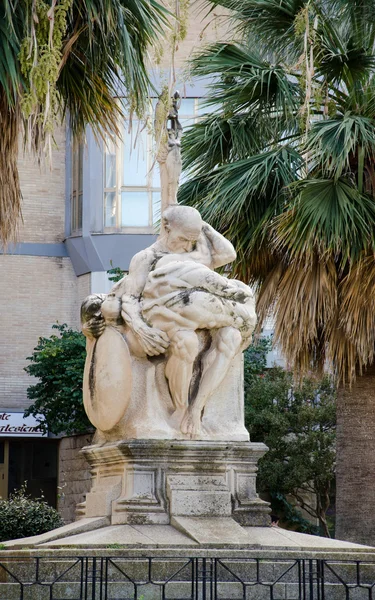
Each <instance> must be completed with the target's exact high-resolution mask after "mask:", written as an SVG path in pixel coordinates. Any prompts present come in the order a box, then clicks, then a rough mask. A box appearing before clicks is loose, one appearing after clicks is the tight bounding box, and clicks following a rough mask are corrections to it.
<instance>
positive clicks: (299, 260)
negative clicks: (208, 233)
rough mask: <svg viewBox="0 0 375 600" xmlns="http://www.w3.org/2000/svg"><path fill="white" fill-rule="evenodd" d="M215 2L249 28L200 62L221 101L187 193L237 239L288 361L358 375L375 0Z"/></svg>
mask: <svg viewBox="0 0 375 600" xmlns="http://www.w3.org/2000/svg"><path fill="white" fill-rule="evenodd" d="M212 2H213V4H214V5H216V6H222V7H224V8H226V9H229V10H230V15H231V16H230V17H228V18H231V19H232V21H233V26H234V28H235V29H237V31H238V30H239V32H240V33H241V36H240V37H237V39H239V40H240V41H237V42H223V43H220V42H217V43H215V44H211V45H209V46H208V47H206V48H205V49H203V51H200V52H199V53H197V54H196V55H195V56H193V59H192V61H191V74H192V75H193V76H194V75H195V76H204V77H206V78H209V79H210V81H211V83H210V88H209V93H208V98H207V107H208V108H210V107H211V108H212V109H213V110H212V111H211V113H210V114H207V115H204V116H203V118H202V119H201V120H200V122H199V123H197V124H195V125H193V126H192V127H191V128H189V129H188V131H187V132H186V133H185V134H184V140H183V144H182V155H183V156H182V158H183V165H184V169H185V170H187V172H188V174H189V177H188V179H187V181H186V182H185V183H184V184H183V185H182V186H181V188H180V190H179V200H180V201H181V202H183V203H185V204H189V205H193V206H195V207H196V208H198V209H199V210H200V211H201V213H202V216H203V218H204V219H205V220H207V221H208V222H209V223H211V225H213V226H214V227H215V228H216V229H218V230H219V231H221V232H222V233H223V234H224V235H226V236H227V237H229V239H231V241H232V242H233V244H234V245H235V247H236V250H237V259H236V261H235V262H234V264H233V272H234V273H235V274H236V275H238V276H240V277H241V278H243V279H244V280H245V281H247V282H251V283H253V284H255V285H256V286H257V287H258V290H259V295H258V307H257V312H258V315H259V321H260V326H261V325H262V323H263V322H264V320H265V319H266V318H267V317H268V315H269V314H270V313H272V314H273V317H274V319H275V333H274V335H275V340H276V342H277V343H278V345H279V346H281V348H282V352H283V354H284V356H285V357H286V358H287V360H288V363H289V364H291V365H293V367H294V368H295V369H296V370H298V371H300V372H305V373H306V372H309V371H311V370H312V369H314V368H318V367H321V366H322V365H323V364H324V362H325V361H326V360H328V362H329V363H330V364H332V365H333V369H334V371H335V375H336V376H337V378H338V379H341V380H344V381H345V380H347V379H349V380H351V381H353V379H354V378H355V376H356V373H357V372H358V367H359V368H361V367H365V366H366V365H368V364H370V363H371V362H372V361H373V359H374V340H373V338H372V337H371V336H370V335H369V333H368V332H369V331H374V330H375V312H374V310H373V305H372V296H373V288H372V286H371V285H367V283H368V282H367V281H366V280H363V279H361V276H362V277H363V276H364V273H367V274H368V275H369V281H372V279H373V277H374V272H373V273H370V269H369V264H372V265H375V263H374V260H373V256H374V251H375V212H374V199H375V160H374V159H375V151H374V148H375V100H374V99H375V77H374V67H375V20H374V19H373V18H371V16H370V15H372V14H374V9H375V4H374V0H363V1H361V2H354V1H353V0H313V1H312V0H261V1H260V0H212ZM367 261H368V262H367ZM364 267H366V268H364ZM373 271H375V266H373ZM353 305H354V308H355V310H349V307H352V306H353ZM359 370H360V369H359Z"/></svg>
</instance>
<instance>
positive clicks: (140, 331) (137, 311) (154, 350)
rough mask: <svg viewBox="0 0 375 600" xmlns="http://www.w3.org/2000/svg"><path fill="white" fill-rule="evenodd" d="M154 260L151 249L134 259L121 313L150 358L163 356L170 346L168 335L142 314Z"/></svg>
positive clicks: (127, 280) (130, 267)
mask: <svg viewBox="0 0 375 600" xmlns="http://www.w3.org/2000/svg"><path fill="white" fill-rule="evenodd" d="M154 260H155V254H154V252H153V251H152V250H150V249H147V250H143V251H142V252H139V253H138V254H136V255H135V256H134V257H133V259H132V261H131V263H130V266H129V275H128V277H127V279H126V292H125V294H123V296H122V311H121V315H122V318H123V319H124V321H125V323H126V324H127V326H128V327H129V328H130V329H131V330H132V331H133V333H134V335H135V336H136V337H137V338H138V340H139V342H140V344H141V346H142V347H143V349H144V351H145V352H146V354H148V355H149V356H154V355H157V354H163V353H164V352H165V350H166V349H167V347H168V345H169V340H168V337H167V335H166V334H165V333H164V332H163V331H160V330H159V329H157V328H155V327H150V326H149V325H148V324H147V323H146V321H145V320H144V319H143V316H142V312H141V296H142V293H143V290H144V288H145V285H146V281H147V277H148V274H149V272H150V270H151V267H152V263H153V262H154Z"/></svg>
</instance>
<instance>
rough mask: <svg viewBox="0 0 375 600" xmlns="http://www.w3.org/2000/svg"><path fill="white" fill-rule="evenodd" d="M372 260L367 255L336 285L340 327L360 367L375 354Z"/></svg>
mask: <svg viewBox="0 0 375 600" xmlns="http://www.w3.org/2000/svg"><path fill="white" fill-rule="evenodd" d="M374 290H375V256H374V254H372V253H371V254H368V255H363V256H361V258H360V260H359V261H358V262H357V263H356V264H355V265H354V267H353V268H352V269H351V270H350V272H349V273H348V275H347V276H346V277H345V278H344V279H343V281H342V282H341V284H340V295H341V305H340V327H341V328H342V329H343V331H344V332H345V335H346V337H347V338H348V339H349V340H350V342H351V344H352V345H353V347H354V349H355V355H356V360H357V362H358V361H359V363H360V366H362V367H363V366H366V365H368V364H371V363H372V362H373V360H374V353H375V294H374Z"/></svg>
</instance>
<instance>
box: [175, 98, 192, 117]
mask: <svg viewBox="0 0 375 600" xmlns="http://www.w3.org/2000/svg"><path fill="white" fill-rule="evenodd" d="M178 114H179V117H180V118H181V117H193V116H194V115H195V98H182V100H181V106H180V110H179V111H178Z"/></svg>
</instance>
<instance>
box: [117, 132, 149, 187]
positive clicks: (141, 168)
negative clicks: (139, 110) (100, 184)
mask: <svg viewBox="0 0 375 600" xmlns="http://www.w3.org/2000/svg"><path fill="white" fill-rule="evenodd" d="M142 128H144V123H139V122H138V121H134V122H133V124H132V132H131V133H128V132H127V131H125V133H124V140H125V142H124V145H123V169H122V185H126V186H133V185H135V186H143V187H146V186H147V172H148V165H147V162H148V161H147V152H148V147H147V137H148V134H147V129H146V128H144V129H142ZM141 130H142V131H141Z"/></svg>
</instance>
